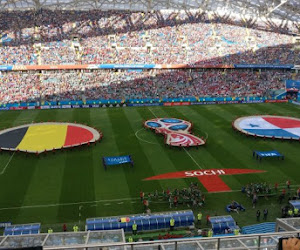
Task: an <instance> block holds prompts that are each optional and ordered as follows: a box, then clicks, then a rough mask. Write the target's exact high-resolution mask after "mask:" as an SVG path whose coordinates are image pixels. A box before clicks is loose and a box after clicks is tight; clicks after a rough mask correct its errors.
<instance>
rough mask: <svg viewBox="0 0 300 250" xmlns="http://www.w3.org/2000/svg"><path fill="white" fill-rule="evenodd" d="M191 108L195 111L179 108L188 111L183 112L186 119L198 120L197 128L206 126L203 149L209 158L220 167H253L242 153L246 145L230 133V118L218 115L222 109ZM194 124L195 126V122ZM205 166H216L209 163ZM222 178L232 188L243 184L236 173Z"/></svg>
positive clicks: (207, 107)
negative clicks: (206, 135) (205, 141)
mask: <svg viewBox="0 0 300 250" xmlns="http://www.w3.org/2000/svg"><path fill="white" fill-rule="evenodd" d="M193 108H195V109H196V113H195V112H194V111H195V110H194V109H192V110H191V107H182V108H181V109H180V110H182V109H187V110H188V111H185V112H183V113H184V114H187V119H190V120H193V121H194V120H195V121H199V124H201V125H200V128H199V129H203V126H206V127H205V130H206V131H207V133H208V135H209V137H208V140H207V145H206V146H205V150H207V152H208V154H209V155H210V157H211V158H213V159H215V161H218V163H219V165H221V168H255V167H254V166H253V165H251V164H249V161H248V160H247V159H245V156H243V155H242V154H244V155H245V154H247V153H248V151H250V150H249V148H248V147H245V146H244V145H243V144H241V142H240V141H239V140H237V139H236V138H234V134H232V132H233V131H232V130H231V121H230V118H227V117H226V119H225V118H223V117H221V116H220V115H219V114H221V113H223V112H224V111H223V110H218V109H216V108H215V107H214V106H205V107H193ZM207 109H209V110H210V112H208V110H207ZM208 113H209V114H211V116H210V115H208ZM199 115H200V116H199ZM231 115H232V114H228V116H231ZM199 118H200V120H199ZM200 122H201V123H200ZM194 124H195V128H196V126H197V125H196V122H195V123H194ZM221 138H222V139H221ZM236 152H237V153H236ZM250 152H251V151H250ZM192 153H193V155H194V157H195V159H199V160H201V158H198V157H199V155H198V154H195V153H194V152H192ZM204 157H205V156H204ZM207 168H218V167H217V166H215V165H213V164H211V163H209V165H208V167H207ZM222 180H223V181H225V182H226V184H227V185H228V186H229V187H231V188H232V189H239V188H240V187H241V185H242V184H243V183H241V182H240V180H239V178H238V176H236V175H233V176H222Z"/></svg>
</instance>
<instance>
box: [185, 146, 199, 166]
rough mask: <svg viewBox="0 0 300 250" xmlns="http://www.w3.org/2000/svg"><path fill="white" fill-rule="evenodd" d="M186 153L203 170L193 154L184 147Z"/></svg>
mask: <svg viewBox="0 0 300 250" xmlns="http://www.w3.org/2000/svg"><path fill="white" fill-rule="evenodd" d="M183 149H184V151H185V152H186V153H187V155H188V156H189V157H190V158H191V159H192V160H193V162H195V164H196V165H197V166H198V168H200V169H203V168H202V167H201V166H200V165H199V164H198V162H196V160H195V159H194V157H193V156H191V154H190V153H189V152H188V151H187V150H186V149H185V147H183Z"/></svg>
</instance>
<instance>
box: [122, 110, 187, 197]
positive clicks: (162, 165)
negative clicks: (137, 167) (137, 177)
mask: <svg viewBox="0 0 300 250" xmlns="http://www.w3.org/2000/svg"><path fill="white" fill-rule="evenodd" d="M124 112H125V114H126V116H127V118H128V120H129V121H130V124H131V127H132V129H133V130H134V131H136V133H137V132H139V133H138V134H137V135H138V136H139V135H140V136H144V138H145V139H146V140H148V141H150V142H153V143H155V144H149V143H147V142H143V141H140V145H141V148H142V149H143V151H144V152H145V155H146V156H147V158H148V159H149V162H150V164H151V167H152V170H153V173H154V175H159V174H164V173H170V172H177V171H178V169H177V168H176V166H175V165H174V162H173V161H172V158H170V157H169V154H168V153H167V151H168V150H170V149H169V148H167V147H166V146H165V145H164V142H163V137H162V136H161V135H157V134H155V133H154V132H153V131H150V130H148V129H143V126H142V121H143V120H150V119H152V118H153V114H152V113H151V112H150V111H149V109H147V108H136V109H126V110H124ZM173 152H174V151H173ZM176 152H177V150H176V151H175V152H174V153H175V154H176ZM177 164H178V163H177ZM148 177H151V176H148ZM147 182H149V183H147V185H148V184H149V185H151V186H150V190H149V191H151V192H153V191H155V189H158V190H159V189H160V188H161V187H162V188H163V189H164V190H166V189H167V188H168V187H178V188H179V187H180V188H183V187H186V182H185V181H184V180H182V179H172V180H161V181H159V180H157V181H147ZM145 184H146V183H145ZM159 184H160V186H159ZM159 191H161V190H159Z"/></svg>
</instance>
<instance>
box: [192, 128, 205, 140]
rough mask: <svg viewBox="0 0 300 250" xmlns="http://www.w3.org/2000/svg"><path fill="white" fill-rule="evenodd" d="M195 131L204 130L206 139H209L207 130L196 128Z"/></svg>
mask: <svg viewBox="0 0 300 250" xmlns="http://www.w3.org/2000/svg"><path fill="white" fill-rule="evenodd" d="M194 130H195V131H199V132H201V133H203V132H204V134H205V140H207V139H208V133H207V132H205V131H201V130H200V129H198V128H195V129H194Z"/></svg>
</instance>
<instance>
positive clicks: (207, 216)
mask: <svg viewBox="0 0 300 250" xmlns="http://www.w3.org/2000/svg"><path fill="white" fill-rule="evenodd" d="M209 219H210V215H209V214H208V215H206V225H207V226H208V225H209Z"/></svg>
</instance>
